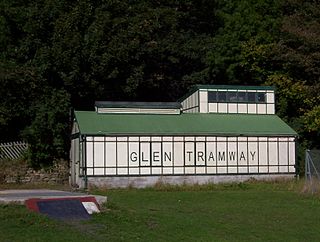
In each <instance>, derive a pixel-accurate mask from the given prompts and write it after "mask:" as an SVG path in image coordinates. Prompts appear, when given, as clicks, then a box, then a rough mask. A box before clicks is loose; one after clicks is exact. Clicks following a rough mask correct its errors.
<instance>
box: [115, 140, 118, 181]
mask: <svg viewBox="0 0 320 242" xmlns="http://www.w3.org/2000/svg"><path fill="white" fill-rule="evenodd" d="M115 138H116V143H115V145H116V149H115V150H116V175H118V137H117V136H115Z"/></svg>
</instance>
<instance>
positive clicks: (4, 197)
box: [0, 189, 107, 205]
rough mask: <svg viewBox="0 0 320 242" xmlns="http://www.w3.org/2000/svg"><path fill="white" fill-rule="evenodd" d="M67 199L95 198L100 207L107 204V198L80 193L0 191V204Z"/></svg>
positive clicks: (43, 190) (36, 190)
mask: <svg viewBox="0 0 320 242" xmlns="http://www.w3.org/2000/svg"><path fill="white" fill-rule="evenodd" d="M65 197H95V198H96V200H97V202H98V203H99V205H101V204H102V203H105V202H107V197H105V196H99V195H90V194H85V193H80V192H66V191H59V190H48V189H28V190H2V191H0V203H5V204H7V203H18V204H24V202H25V200H27V199H30V198H65Z"/></svg>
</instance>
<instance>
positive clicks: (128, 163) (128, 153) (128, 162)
mask: <svg viewBox="0 0 320 242" xmlns="http://www.w3.org/2000/svg"><path fill="white" fill-rule="evenodd" d="M129 150H130V144H129V136H127V166H128V175H130V160H129V157H130V151H129Z"/></svg>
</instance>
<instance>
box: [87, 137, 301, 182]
mask: <svg viewBox="0 0 320 242" xmlns="http://www.w3.org/2000/svg"><path fill="white" fill-rule="evenodd" d="M83 152H84V157H86V162H87V163H86V167H87V175H88V176H92V175H97V176H109V175H130V176H131V175H184V174H261V173H263V174H268V173H294V172H295V168H294V165H295V142H294V138H293V137H214V136H201V137H194V136H175V137H172V136H163V137H158V136H155V137H149V136H147V137H144V136H140V137H139V136H135V137H87V142H86V146H85V149H83Z"/></svg>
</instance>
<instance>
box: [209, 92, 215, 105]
mask: <svg viewBox="0 0 320 242" xmlns="http://www.w3.org/2000/svg"><path fill="white" fill-rule="evenodd" d="M208 102H209V103H216V102H217V92H211V91H210V92H208Z"/></svg>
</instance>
